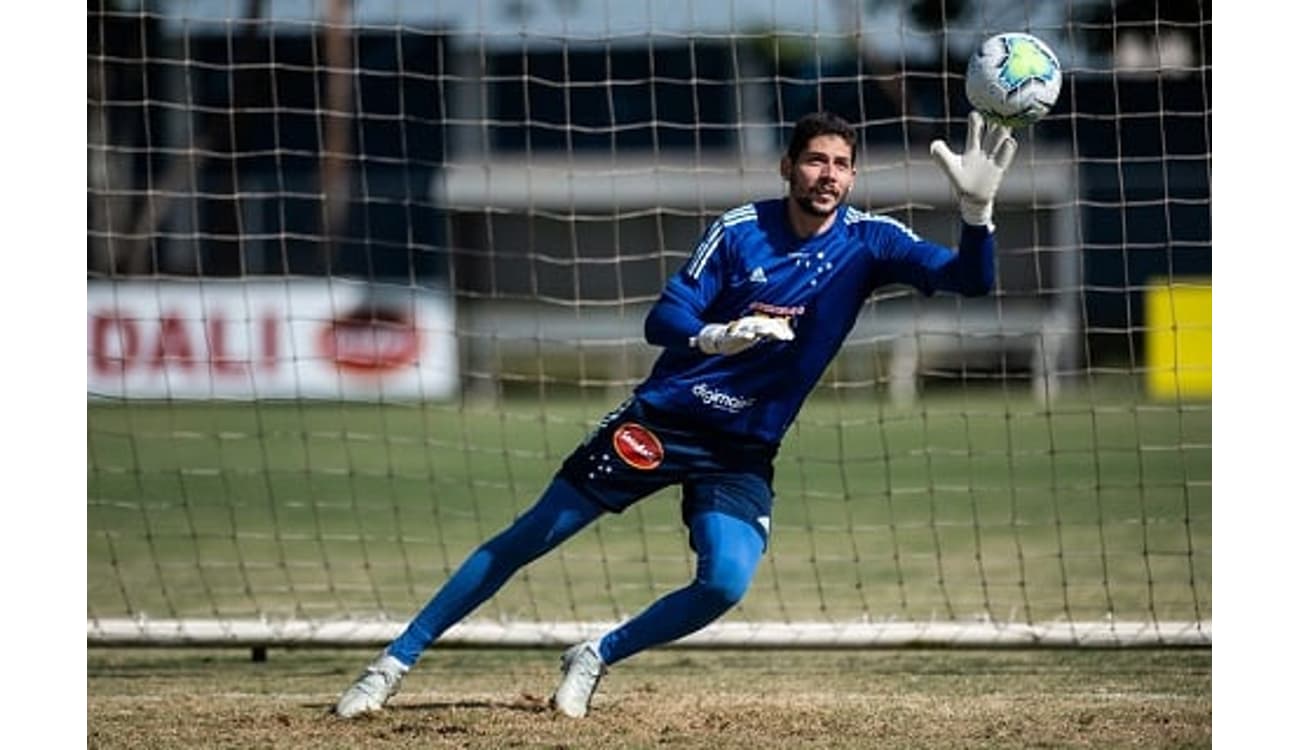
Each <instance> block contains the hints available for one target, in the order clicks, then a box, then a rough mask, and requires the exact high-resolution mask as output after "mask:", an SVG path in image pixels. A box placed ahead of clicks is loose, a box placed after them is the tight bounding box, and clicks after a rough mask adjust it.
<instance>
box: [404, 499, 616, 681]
mask: <svg viewBox="0 0 1300 750" xmlns="http://www.w3.org/2000/svg"><path fill="white" fill-rule="evenodd" d="M603 512H604V511H603V510H602V509H601V508H600V506H598V505H596V504H595V503H593V502H591V501H590V500H588V499H586V498H585V497H583V496H582V495H580V494H578V491H577V490H575V489H573V487H572V486H571V485H570V484H569V483H568V482H566V481H564V480H563V479H558V478H557V479H555V480H554V481H552V482H551V485H550V486H549V487H547V488H546V491H545V492H544V493H542V496H541V498H539V499H538V501H537V502H536V503H535V504H534V505H533V507H532V508H529V509H528V510H527V511H526V512H525V513H524V514H523V515H521V516H520V517H519V518H517V519H515V522H514V523H512V524H510V526H508V527H507V528H506V529H505V531H502V532H501V533H500V534H497V535H496V536H495V537H493V538H491V539H489V540H488V541H486V542H484V543H483V545H482V546H480V547H479V548H478V549H476V550H474V552H473V553H472V554H470V556H469V557H468V558H467V559H466V560H465V562H463V563H461V566H460V568H459V569H458V570H457V571H456V572H455V573H454V574H452V576H451V578H450V579H448V580H447V582H446V583H445V584H443V587H442V588H441V589H440V590H439V591H438V593H437V594H435V595H434V597H433V599H431V600H430V601H429V603H428V604H426V605H424V609H422V610H420V613H419V614H417V615H416V616H415V619H414V620H412V621H411V624H409V625H407V626H406V630H405V631H403V632H402V634H401V635H399V636H398V637H397V639H396V640H394V641H393V642H392V643H391V644H389V646H388V653H389V654H390V655H392V656H393V657H394V658H396V659H397V660H398V661H400V662H402V663H403V664H406V665H407V666H411V665H413V664H415V662H416V660H417V659H419V658H420V654H422V653H424V650H425V649H426V648H428V647H429V644H431V643H433V642H434V641H435V640H437V638H438V636H440V635H442V634H443V632H444V631H446V630H447V628H450V627H451V626H452V625H455V624H456V623H458V622H460V621H461V619H463V618H464V617H465V616H467V615H468V614H469V613H470V612H473V611H474V609H475V608H477V607H478V605H480V604H482V603H483V602H485V601H487V600H488V598H489V597H491V596H492V595H493V594H495V593H496V592H497V590H498V589H500V588H501V586H502V585H504V584H505V582H506V581H508V580H510V576H512V575H514V574H515V571H517V570H519V569H520V568H522V567H523V566H525V565H527V564H528V563H530V562H532V561H533V560H536V559H537V558H539V557H541V556H542V555H544V554H546V553H547V552H549V551H551V550H552V549H555V547H556V546H558V545H559V544H560V543H561V542H563V541H564V540H565V539H568V538H569V537H571V536H573V535H574V534H576V533H577V532H578V531H580V530H581V529H582V528H583V527H585V526H586V525H587V524H589V523H591V522H592V521H594V520H596V518H597V517H598V516H600V514H601V513H603Z"/></svg>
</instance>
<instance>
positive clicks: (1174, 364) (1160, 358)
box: [1146, 276, 1212, 398]
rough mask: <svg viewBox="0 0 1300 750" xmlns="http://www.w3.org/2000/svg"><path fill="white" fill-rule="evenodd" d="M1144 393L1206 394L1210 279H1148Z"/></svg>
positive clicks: (1175, 395) (1171, 394) (1182, 395)
mask: <svg viewBox="0 0 1300 750" xmlns="http://www.w3.org/2000/svg"><path fill="white" fill-rule="evenodd" d="M1146 325H1147V337H1146V341H1147V347H1146V355H1147V361H1146V371H1147V392H1148V393H1149V394H1150V395H1152V396H1155V397H1157V398H1189V397H1191V398H1202V397H1205V398H1208V397H1209V396H1210V371H1211V367H1210V359H1211V358H1210V332H1211V328H1212V326H1211V324H1210V279H1209V278H1190V277H1182V276H1180V277H1178V278H1175V279H1173V280H1172V281H1171V280H1169V279H1160V278H1153V279H1151V280H1150V281H1149V282H1148V284H1147V291H1146Z"/></svg>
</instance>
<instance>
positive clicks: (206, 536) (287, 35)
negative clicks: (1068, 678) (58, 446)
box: [86, 0, 1212, 646]
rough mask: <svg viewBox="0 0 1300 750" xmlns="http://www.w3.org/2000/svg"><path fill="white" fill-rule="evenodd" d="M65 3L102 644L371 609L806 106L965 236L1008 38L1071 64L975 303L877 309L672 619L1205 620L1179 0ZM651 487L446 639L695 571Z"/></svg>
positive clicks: (858, 192) (1196, 189)
mask: <svg viewBox="0 0 1300 750" xmlns="http://www.w3.org/2000/svg"><path fill="white" fill-rule="evenodd" d="M1170 6H1177V7H1176V8H1171V7H1170ZM89 7H90V9H89V16H88V31H89V38H88V57H87V66H88V67H87V81H88V107H87V124H88V143H87V154H88V174H87V203H88V217H89V231H88V236H87V246H88V252H87V258H88V292H87V396H88V403H87V448H88V451H87V455H88V465H87V539H86V544H87V574H88V589H87V592H86V608H87V635H88V638H89V639H90V642H91V643H119V644H120V643H166V642H173V643H177V642H179V643H192V644H238V643H248V644H263V645H272V644H290V643H293V644H297V643H369V644H373V643H384V642H387V640H389V639H390V638H392V637H393V636H395V635H396V634H397V633H398V632H399V631H400V629H401V627H402V626H403V625H404V624H405V623H406V622H407V620H408V619H409V618H410V617H411V616H412V615H413V614H414V613H415V612H416V611H417V610H418V609H419V607H421V606H422V605H423V604H424V603H425V602H426V601H427V599H428V597H429V596H430V595H431V594H432V593H433V592H434V591H435V590H436V588H437V587H438V586H439V585H440V584H441V583H442V582H443V581H444V580H445V579H446V578H447V576H448V575H449V574H450V573H451V572H452V571H453V570H454V569H455V568H456V567H457V565H458V564H459V563H460V561H461V560H463V559H464V558H465V556H466V555H467V554H468V553H469V552H470V551H472V550H473V549H474V547H475V546H477V545H478V544H479V543H480V542H481V541H483V540H484V539H486V538H487V537H488V536H490V535H492V534H493V533H495V532H496V531H497V530H499V529H500V528H502V527H504V526H505V525H506V524H507V523H509V522H510V520H511V519H512V518H513V517H515V516H516V515H517V514H518V513H520V512H521V511H522V510H523V509H525V508H527V507H528V506H529V505H531V504H532V502H533V501H534V500H535V498H536V497H537V496H538V494H539V493H540V491H541V490H542V489H543V488H544V487H545V485H546V483H547V482H548V480H549V479H550V477H551V476H552V474H553V472H554V471H555V470H556V469H557V468H558V466H559V464H560V462H561V461H562V460H563V459H564V457H565V456H566V455H567V454H568V453H569V452H570V451H571V450H572V449H573V448H574V446H575V445H577V443H578V442H579V441H580V440H581V439H582V438H583V437H584V436H585V435H586V434H587V433H588V431H589V430H591V428H592V427H593V426H594V425H595V424H596V423H597V422H598V421H599V419H600V418H601V417H602V416H603V415H604V414H605V413H606V412H608V411H609V410H610V409H611V408H613V407H614V406H615V405H616V404H618V403H619V402H620V401H621V400H622V399H623V398H625V397H626V396H627V395H628V394H629V392H630V391H631V389H632V388H633V387H635V385H636V384H637V383H638V382H639V380H640V378H642V377H644V376H645V374H646V373H647V372H648V370H649V367H650V365H651V363H652V362H653V360H654V357H655V356H656V353H657V352H656V350H655V349H654V348H653V347H651V346H650V345H648V344H647V343H646V342H645V340H644V338H643V335H642V323H643V319H644V315H645V313H646V311H647V309H648V308H649V306H650V305H651V304H652V303H653V302H654V300H655V299H656V298H657V296H658V293H659V290H660V289H661V287H662V286H663V284H664V282H665V280H666V279H667V278H668V276H669V275H670V274H672V273H674V272H675V271H676V270H677V269H678V268H679V267H680V266H681V264H682V263H684V262H685V260H686V258H687V257H688V256H689V254H690V253H691V251H692V249H693V248H694V247H695V243H696V241H697V239H698V237H699V236H700V234H701V233H702V232H703V231H704V229H705V228H706V227H707V226H708V224H709V223H710V222H711V221H712V220H713V219H714V218H716V217H717V216H718V215H719V214H721V213H722V212H724V211H725V210H727V209H729V208H731V207H734V206H737V205H741V204H744V203H746V202H749V201H753V200H757V199H762V198H768V197H775V196H779V195H781V194H782V192H783V189H784V186H783V184H782V181H781V179H780V177H779V175H778V170H777V165H778V161H779V158H780V154H781V148H782V146H783V143H784V141H785V139H786V137H787V136H788V134H789V130H790V127H791V126H792V124H793V123H794V121H795V120H796V119H798V118H799V117H800V116H801V115H803V114H805V113H807V112H809V111H813V110H818V109H826V110H831V111H834V112H836V113H838V114H840V115H841V116H843V117H845V118H846V119H848V120H849V121H850V122H852V123H853V124H854V125H855V127H857V128H858V132H859V134H860V144H861V145H860V152H859V157H858V158H859V164H858V179H857V187H856V188H855V191H854V193H853V194H852V196H851V198H850V201H851V203H852V204H853V205H855V206H858V207H860V208H864V209H867V210H870V211H872V212H874V213H878V214H885V215H888V216H892V217H894V218H896V219H898V220H899V221H902V222H904V223H906V224H908V225H909V226H911V227H913V228H914V229H916V230H917V231H918V233H920V234H922V235H923V236H927V237H929V238H932V239H934V240H936V241H940V242H946V243H948V244H954V245H955V243H956V240H957V235H958V231H959V221H958V214H957V212H956V207H955V203H954V198H953V196H952V194H951V192H950V189H949V187H948V184H947V182H946V181H945V180H944V178H943V177H942V176H941V175H940V173H939V170H938V169H937V168H936V167H935V166H934V165H933V164H932V163H931V162H930V160H929V157H928V153H927V146H928V143H929V142H930V140H931V139H933V138H936V137H942V138H946V139H948V140H949V141H950V142H955V143H958V144H960V143H961V142H962V139H964V132H965V117H966V114H967V112H968V111H969V105H968V104H967V103H966V101H965V95H964V88H963V75H964V71H965V61H966V58H967V56H968V55H969V53H970V51H971V50H972V49H973V48H974V46H975V44H976V43H977V42H978V41H979V40H981V39H982V38H984V37H986V36H988V35H991V34H993V33H997V32H1001V31H1011V30H1015V31H1027V32H1030V33H1033V34H1035V35H1037V36H1039V37H1040V38H1042V39H1043V40H1045V41H1046V42H1047V43H1048V44H1049V45H1051V46H1052V47H1053V49H1054V50H1055V51H1056V52H1057V54H1058V56H1059V57H1060V58H1061V61H1062V63H1063V65H1064V67H1065V69H1066V77H1065V85H1064V87H1063V90H1062V94H1061V99H1060V101H1059V102H1058V104H1057V105H1056V107H1055V108H1054V109H1053V111H1052V113H1051V115H1049V117H1048V118H1047V119H1045V120H1044V121H1042V122H1040V123H1038V124H1037V125H1035V126H1033V127H1032V128H1029V129H1025V130H1021V131H1020V132H1019V133H1018V136H1019V139H1020V142H1021V146H1020V151H1019V154H1018V156H1017V159H1016V161H1015V164H1014V165H1013V167H1012V168H1011V170H1010V171H1009V173H1008V174H1007V177H1006V180H1005V183H1004V185H1003V188H1002V191H1001V192H1000V194H999V198H998V206H997V228H998V283H997V288H996V291H995V292H994V293H993V294H991V295H989V296H987V297H984V298H979V299H959V298H955V297H949V296H944V295H938V296H935V297H933V298H924V297H920V296H917V295H916V294H914V293H912V292H910V291H909V290H906V289H892V288H891V289H886V290H883V291H882V292H881V293H880V294H878V295H876V297H875V298H874V299H872V300H871V301H870V302H869V303H868V304H867V305H866V306H864V307H863V309H862V310H861V313H860V319H859V321H858V324H857V326H856V328H855V329H854V331H853V332H852V334H851V335H850V337H849V339H848V341H847V343H846V345H845V347H844V348H843V350H842V351H841V352H840V354H839V355H838V357H837V358H836V360H835V361H834V362H833V363H832V365H831V367H830V369H829V370H828V371H827V372H826V373H825V375H824V376H823V377H822V379H821V381H820V382H819V385H818V386H817V388H816V390H815V391H814V393H813V394H812V396H811V397H810V399H809V401H808V403H807V406H806V407H805V408H804V410H803V411H802V413H801V414H800V417H799V419H798V421H797V422H796V423H795V425H794V426H793V428H792V429H791V431H790V433H789V435H788V437H787V439H786V440H785V442H784V444H783V446H782V448H781V452H780V455H779V458H778V460H777V465H776V479H775V485H774V487H775V491H776V497H777V499H776V506H775V513H774V519H773V533H772V537H771V545H770V547H769V550H768V553H767V555H766V556H765V557H764V560H763V563H762V567H761V568H760V571H759V573H758V575H757V577H756V579H755V580H754V582H753V585H752V586H751V588H750V591H749V593H748V595H747V597H746V598H745V600H744V601H743V603H742V604H741V605H740V606H738V607H737V608H736V609H734V610H733V611H731V612H730V613H729V614H728V615H727V616H726V617H725V618H724V619H723V620H721V621H720V622H718V623H715V624H714V625H712V626H710V627H709V628H707V629H706V630H704V631H701V632H700V633H697V634H696V635H694V636H692V637H691V638H689V639H687V640H686V641H684V643H685V644H688V645H689V644H702V645H709V644H714V645H717V644H727V645H834V644H839V645H850V646H862V645H896V644H916V643H932V644H968V643H969V644H983V645H998V644H1015V645H1020V644H1051V645H1075V646H1088V645H1108V646H1109V645H1142V644H1209V643H1210V640H1211V624H1212V611H1211V610H1212V608H1211V563H1212V557H1211V486H1212V485H1211V475H1210V464H1211V461H1210V458H1211V439H1210V436H1211V400H1210V343H1209V342H1210V320H1209V318H1210V289H1211V285H1210V219H1209V217H1210V188H1209V184H1210V151H1209V143H1210V46H1209V39H1210V28H1211V20H1210V9H1209V4H1208V3H1205V4H1200V3H1182V4H1176V3H1163V4H1160V3H1113V2H1109V1H1107V2H1090V1H1083V2H1074V3H1064V4H1061V3H1038V2H1029V1H1028V0H1013V1H1007V2H990V3H913V2H903V1H901V0H900V1H899V2H889V1H886V2H877V3H857V2H836V1H834V0H818V1H817V2H809V3H775V2H768V1H767V0H756V1H754V2H749V1H745V0H733V1H732V2H725V3H712V2H703V1H702V0H674V1H672V2H655V3H623V2H609V1H608V0H603V1H602V0H549V1H544V0H515V1H513V2H496V1H495V0H478V2H455V3H453V2H433V3H430V2H415V1H414V0H383V1H382V2H381V1H380V0H373V1H370V0H354V1H349V0H320V1H319V2H311V3H306V2H299V3H280V2H275V3H271V2H259V1H258V0H249V1H248V2H242V3H238V2H232V1H231V0H189V2H185V3H169V2H153V1H151V0H115V1H114V0H95V1H93V2H91V3H90V6H89ZM945 9H946V10H945ZM1144 9H1147V10H1144ZM1150 9H1156V10H1158V12H1159V15H1156V10H1150ZM679 498H680V495H679V490H677V489H676V488H673V489H669V490H665V491H663V492H661V493H659V494H657V495H654V496H651V497H650V498H648V499H646V500H644V501H642V502H640V503H639V504H637V505H635V506H634V507H633V508H632V509H630V510H629V511H627V512H626V513H623V514H620V515H609V516H606V517H605V518H603V519H602V520H601V521H599V522H598V523H597V524H596V525H594V526H593V527H592V528H590V529H588V530H587V531H585V532H583V533H582V534H580V535H579V536H578V537H576V538H574V539H573V540H571V541H569V542H568V543H566V544H565V545H563V546H562V547H561V548H560V549H558V550H557V551H556V552H554V553H553V554H551V555H550V556H548V557H545V558H543V559H541V560H539V561H537V562H536V563H534V564H533V565H531V566H529V567H527V568H525V569H524V570H523V571H521V572H520V573H519V575H518V576H517V577H516V578H515V579H513V580H512V581H511V582H510V583H509V584H508V585H507V586H506V587H505V588H504V589H503V590H502V591H501V592H500V593H499V594H498V595H497V596H496V597H495V598H494V599H492V600H491V601H489V602H488V603H487V604H485V605H484V606H483V607H482V608H481V609H479V610H478V611H476V612H475V613H473V615H472V616H471V617H470V619H468V620H467V621H466V622H464V623H462V624H461V625H458V626H457V627H456V628H454V629H453V630H452V631H451V632H450V633H449V634H448V636H447V640H448V641H449V642H460V643H488V644H550V643H559V642H567V641H572V640H576V639H578V638H580V637H585V636H586V635H588V634H590V633H594V632H598V631H599V630H601V629H602V628H604V627H608V625H609V624H611V623H615V622H618V621H621V620H623V619H625V618H627V617H629V616H631V615H633V614H635V613H636V612H638V611H640V609H641V608H643V607H644V606H645V605H646V604H648V603H649V602H650V601H652V600H653V599H654V598H656V597H658V596H660V595H663V594H665V593H667V592H669V591H671V590H674V589H676V588H678V587H680V586H682V585H684V584H685V583H686V582H687V581H688V580H689V578H690V577H691V576H692V574H693V570H694V559H693V555H692V554H691V551H690V549H689V545H688V543H687V539H686V535H685V531H684V529H683V527H682V524H681V522H680V518H679Z"/></svg>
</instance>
